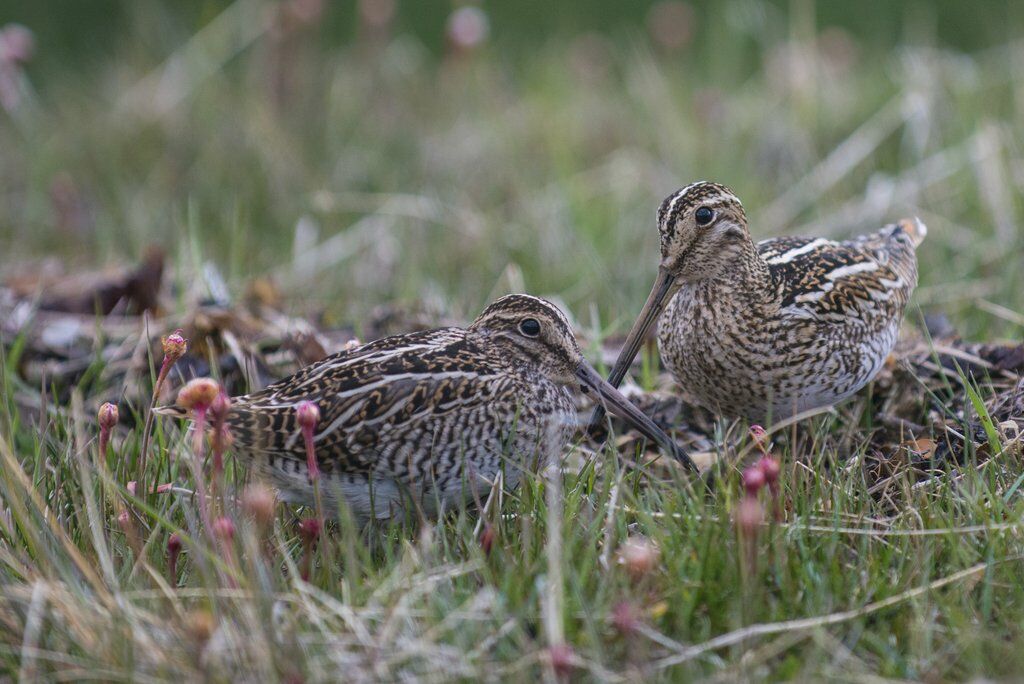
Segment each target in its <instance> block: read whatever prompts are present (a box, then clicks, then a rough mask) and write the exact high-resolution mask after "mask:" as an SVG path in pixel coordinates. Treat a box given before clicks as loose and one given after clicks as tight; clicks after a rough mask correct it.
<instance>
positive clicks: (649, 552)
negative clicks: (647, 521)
mask: <svg viewBox="0 0 1024 684" xmlns="http://www.w3.org/2000/svg"><path fill="white" fill-rule="evenodd" d="M660 560H661V551H660V550H659V549H658V547H657V546H655V545H654V543H653V542H652V541H651V540H650V539H648V538H647V537H643V536H640V535H637V536H633V537H630V538H629V539H627V540H626V541H625V543H624V544H623V545H622V548H620V549H619V563H620V564H621V565H623V566H624V567H625V568H626V571H627V572H628V573H629V574H630V576H631V577H632V578H633V579H634V580H638V579H640V578H642V577H644V576H646V575H648V574H650V573H651V572H653V571H654V570H655V569H656V568H657V567H658V562H659V561H660Z"/></svg>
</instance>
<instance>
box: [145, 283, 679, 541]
mask: <svg viewBox="0 0 1024 684" xmlns="http://www.w3.org/2000/svg"><path fill="white" fill-rule="evenodd" d="M577 390H582V391H584V392H593V393H594V395H596V400H597V401H598V403H600V404H602V405H605V406H607V408H608V409H609V410H610V411H612V412H613V413H616V414H618V415H620V416H621V417H623V418H625V419H626V420H628V421H629V422H630V423H632V424H633V425H634V426H635V427H636V428H637V429H638V430H639V431H640V432H641V433H643V434H644V435H645V436H646V437H648V438H649V439H651V440H653V441H655V442H657V443H658V444H659V445H661V446H662V448H664V449H666V450H668V451H670V453H672V454H673V455H674V456H676V457H677V458H680V459H682V460H683V461H684V462H686V463H687V464H689V459H687V457H686V456H685V455H684V454H682V452H680V451H678V447H677V446H676V445H675V443H674V442H672V441H671V439H669V437H668V436H667V435H665V434H664V433H663V432H662V431H661V430H659V429H658V428H657V427H656V426H655V425H654V423H652V422H651V420H650V419H649V418H647V416H645V415H644V414H643V413H641V412H640V411H639V410H638V409H637V408H636V407H634V406H633V405H632V404H630V403H629V401H628V400H626V399H625V398H624V397H623V396H622V395H621V394H620V393H619V392H618V391H617V390H615V389H614V388H612V387H611V386H610V385H608V384H607V383H606V382H604V380H602V379H601V377H600V376H599V375H598V374H597V373H596V371H594V369H593V368H592V367H591V366H590V364H588V363H587V361H586V360H585V359H584V358H583V355H582V353H581V352H580V348H579V345H578V344H577V342H576V339H575V337H574V336H573V333H572V329H571V327H570V325H569V323H568V321H567V320H566V318H565V316H564V315H563V314H562V313H561V312H560V311H559V310H558V309H557V308H556V307H555V306H553V305H552V304H550V303H549V302H547V301H544V300H542V299H538V298H536V297H530V296H527V295H509V296H506V297H503V298H501V299H499V300H497V301H496V302H494V303H493V304H491V305H490V306H489V307H487V309H486V310H485V311H484V312H483V313H482V314H480V316H479V317H478V318H477V319H476V320H475V321H473V323H472V324H471V325H470V326H469V327H468V328H465V329H463V328H441V329H438V330H430V331H424V332H417V333H411V334H408V335H398V336H394V337H388V338H384V339H381V340H377V341H376V342H372V343H370V344H366V345H363V346H361V347H357V348H355V349H352V350H349V351H345V352H341V353H339V354H335V355H333V356H329V357H327V358H325V359H323V360H322V361H319V362H317V363H315V364H313V365H311V366H308V367H306V368H304V369H302V370H300V371H299V372H298V373H296V374H295V375H293V376H291V377H289V378H286V379H284V380H282V381H280V382H278V383H276V384H274V385H271V386H269V387H267V388H266V389H264V390H262V391H260V392H255V393H253V394H249V395H246V396H242V397H235V398H233V399H232V400H231V408H230V411H229V412H228V415H227V419H226V422H227V425H228V426H229V428H230V430H231V434H232V438H233V448H234V450H235V452H236V453H237V454H238V455H239V456H240V457H241V458H243V459H244V460H251V464H252V467H254V468H255V469H256V470H257V471H259V472H261V473H263V474H264V475H266V476H267V477H268V478H269V479H270V481H271V482H272V484H274V485H275V486H276V487H277V488H278V489H279V490H280V492H281V495H282V498H284V499H285V500H287V501H291V502H296V503H306V504H309V503H312V501H313V486H312V484H311V482H310V478H309V467H308V466H307V459H306V453H305V451H304V440H303V436H302V425H300V422H301V421H300V419H299V415H298V414H299V413H300V412H299V411H298V410H297V408H298V407H299V406H300V404H301V405H304V406H305V405H306V404H305V403H304V402H313V403H315V404H316V405H317V407H318V408H319V416H318V418H319V420H318V421H317V424H316V428H315V430H314V433H313V444H314V445H315V463H316V465H317V466H318V467H319V471H320V478H321V479H320V486H321V489H322V492H323V497H324V503H325V504H326V505H328V506H330V507H336V506H337V505H338V503H339V499H340V500H343V501H344V503H345V504H346V505H347V506H348V507H349V508H350V510H351V511H352V513H353V514H354V515H355V516H356V518H357V519H359V520H361V521H366V520H367V519H369V518H386V517H391V516H393V515H395V514H398V513H401V512H402V511H407V510H409V509H408V507H407V504H408V503H409V502H410V501H413V500H414V501H415V502H416V506H417V508H419V509H421V510H424V511H426V512H428V513H431V514H436V513H438V512H439V511H440V510H443V509H445V508H447V507H450V506H453V505H457V504H460V503H463V502H465V501H466V500H467V499H469V498H471V497H472V496H473V492H474V491H475V492H476V494H477V495H479V496H481V497H482V496H485V495H486V493H487V488H488V487H489V484H490V482H493V481H494V479H495V478H496V477H497V475H498V474H499V473H503V475H504V482H505V485H506V486H509V487H514V486H516V484H517V483H518V481H519V479H520V478H521V476H522V474H523V471H524V470H536V469H537V468H539V467H540V466H542V465H544V464H545V463H546V462H547V460H548V459H549V458H550V457H551V456H552V455H554V454H557V453H560V451H561V450H562V448H563V447H564V446H565V444H566V441H567V440H568V439H569V436H570V434H571V433H572V432H573V430H574V425H575V424H576V422H577V417H576V409H575V405H574V402H573V393H574V392H575V391H577ZM163 412H164V413H175V414H177V415H184V412H183V411H182V410H180V409H178V410H174V409H171V410H168V409H164V410H163ZM244 460H243V462H244Z"/></svg>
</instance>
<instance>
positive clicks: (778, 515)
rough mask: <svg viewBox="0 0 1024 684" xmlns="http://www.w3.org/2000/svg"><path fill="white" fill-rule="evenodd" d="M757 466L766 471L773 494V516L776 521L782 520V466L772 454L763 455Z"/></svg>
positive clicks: (766, 479)
mask: <svg viewBox="0 0 1024 684" xmlns="http://www.w3.org/2000/svg"><path fill="white" fill-rule="evenodd" d="M757 467H758V468H760V470H761V472H762V473H764V479H765V482H767V483H768V491H770V492H771V494H772V517H773V518H774V519H775V521H776V522H781V521H782V518H783V516H782V500H781V499H780V498H779V476H780V475H781V474H782V467H781V466H780V465H779V462H778V461H776V460H775V459H774V458H772V457H771V456H770V455H765V456H762V457H761V460H760V461H758V462H757Z"/></svg>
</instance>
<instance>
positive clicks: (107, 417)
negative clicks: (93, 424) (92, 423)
mask: <svg viewBox="0 0 1024 684" xmlns="http://www.w3.org/2000/svg"><path fill="white" fill-rule="evenodd" d="M96 418H97V420H98V421H99V424H100V429H101V430H108V431H109V430H111V429H113V427H114V426H115V425H117V421H118V410H117V406H116V405H115V404H111V403H110V402H109V401H108V402H106V403H105V404H103V405H102V406H100V410H99V412H98V413H97V414H96Z"/></svg>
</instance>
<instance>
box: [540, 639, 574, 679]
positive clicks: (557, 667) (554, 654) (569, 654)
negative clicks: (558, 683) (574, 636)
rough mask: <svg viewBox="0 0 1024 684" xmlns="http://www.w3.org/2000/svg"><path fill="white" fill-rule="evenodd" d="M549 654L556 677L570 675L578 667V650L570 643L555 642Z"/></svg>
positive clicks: (549, 660)
mask: <svg viewBox="0 0 1024 684" xmlns="http://www.w3.org/2000/svg"><path fill="white" fill-rule="evenodd" d="M547 655H548V662H550V663H551V669H552V670H554V671H555V676H556V677H560V678H564V677H568V676H569V675H570V674H572V671H573V670H575V669H576V665H577V658H576V652H575V651H574V650H573V648H572V646H570V645H569V644H555V645H554V646H552V647H551V648H549V649H548V654H547Z"/></svg>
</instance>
